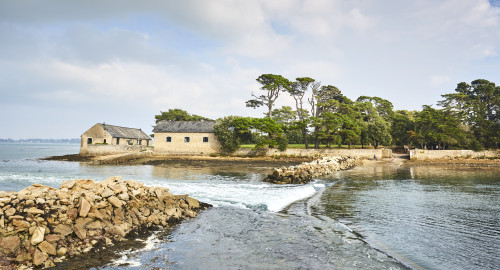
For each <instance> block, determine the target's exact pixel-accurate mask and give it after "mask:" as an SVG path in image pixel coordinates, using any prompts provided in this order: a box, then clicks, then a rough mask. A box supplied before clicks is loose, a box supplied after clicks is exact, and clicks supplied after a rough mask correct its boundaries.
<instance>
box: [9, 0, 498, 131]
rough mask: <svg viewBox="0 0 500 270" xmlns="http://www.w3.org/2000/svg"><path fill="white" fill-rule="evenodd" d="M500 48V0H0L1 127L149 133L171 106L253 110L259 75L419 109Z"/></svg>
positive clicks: (492, 74)
mask: <svg viewBox="0 0 500 270" xmlns="http://www.w3.org/2000/svg"><path fill="white" fill-rule="evenodd" d="M77 2H78V3H77ZM499 54H500V1H499V0H494V1H493V0H492V1H487V0H451V1H439V0H428V1H427V0H418V1H417V0H415V1H401V0H345V1H341V0H289V1H287V0H272V1H270V0H262V1H260V0H254V1H248V0H220V1H219V0H211V1H203V0H200V1H194V0H183V1H178V0H173V1H144V0H142V1H136V0H120V1H106V0H99V1H97V0H96V1H67V0H54V1H50V0H46V1H40V0H31V1H23V0H16V1H11V0H0V74H1V75H0V113H1V117H0V131H1V132H0V138H13V139H20V138H32V137H39V138H77V137H79V136H80V135H81V134H82V133H83V132H85V131H86V130H87V129H88V128H90V127H91V126H92V125H94V124H95V123H97V122H106V123H108V124H114V125H120V126H129V127H137V128H142V129H143V130H145V131H146V132H147V133H148V134H150V133H151V130H152V125H153V124H154V115H155V114H158V113H159V112H160V111H167V110H168V109H173V108H181V109H184V110H186V111H188V112H189V113H193V114H198V115H202V116H205V117H209V118H213V119H216V118H219V117H223V116H227V115H241V116H258V117H260V116H263V113H264V112H265V111H266V110H265V109H264V108H260V109H251V108H246V107H245V101H246V100H248V99H250V98H251V96H250V94H251V92H252V91H253V92H256V93H257V92H259V91H260V90H259V84H258V83H257V82H256V81H255V79H256V78H257V77H258V76H259V75H261V74H265V73H273V74H280V75H283V76H284V77H286V78H288V79H291V80H294V79H295V78H297V77H304V76H308V77H312V78H314V79H316V80H317V81H321V82H322V84H323V85H328V84H331V85H335V86H337V87H338V88H339V89H340V90H341V91H342V93H343V94H344V95H346V96H347V97H349V98H351V99H356V98H357V97H359V96H361V95H367V96H379V97H382V98H385V99H388V100H389V101H391V102H392V103H393V104H394V106H395V109H408V110H420V109H421V106H422V105H424V104H427V105H430V104H436V102H437V101H438V100H440V99H441V96H440V95H442V94H445V93H451V92H453V91H454V89H455V87H456V85H457V84H458V83H459V82H462V81H465V82H469V83H470V82H471V81H472V80H475V79H479V78H483V79H487V80H490V81H493V82H495V83H497V84H500V56H499ZM279 100H280V103H279V104H278V105H279V106H281V105H290V106H293V103H292V102H291V99H290V98H289V97H287V96H286V95H283V96H282V97H280V99H279Z"/></svg>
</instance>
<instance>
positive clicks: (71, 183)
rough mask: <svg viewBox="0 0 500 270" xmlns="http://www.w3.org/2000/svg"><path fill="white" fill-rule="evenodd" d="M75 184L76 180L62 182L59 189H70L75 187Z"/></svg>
mask: <svg viewBox="0 0 500 270" xmlns="http://www.w3.org/2000/svg"><path fill="white" fill-rule="evenodd" d="M75 184H76V180H68V181H63V182H62V184H61V189H62V188H67V189H71V188H72V187H73V186H75Z"/></svg>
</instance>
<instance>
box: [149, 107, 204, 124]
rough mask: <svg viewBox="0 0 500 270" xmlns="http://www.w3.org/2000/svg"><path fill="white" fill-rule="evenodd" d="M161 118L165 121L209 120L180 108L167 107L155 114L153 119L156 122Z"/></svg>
mask: <svg viewBox="0 0 500 270" xmlns="http://www.w3.org/2000/svg"><path fill="white" fill-rule="evenodd" d="M162 120H167V121H211V120H210V119H208V118H206V117H203V116H199V115H196V114H189V113H188V112H186V111H184V110H181V109H169V110H168V111H167V112H160V114H157V115H155V121H156V123H157V124H158V122H160V121H162Z"/></svg>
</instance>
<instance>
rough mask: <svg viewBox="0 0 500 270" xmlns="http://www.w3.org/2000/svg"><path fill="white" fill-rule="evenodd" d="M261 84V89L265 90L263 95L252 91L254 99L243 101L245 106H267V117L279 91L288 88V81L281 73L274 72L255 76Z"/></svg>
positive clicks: (269, 115)
mask: <svg viewBox="0 0 500 270" xmlns="http://www.w3.org/2000/svg"><path fill="white" fill-rule="evenodd" d="M257 82H259V83H260V84H261V85H262V86H261V87H260V89H261V90H263V91H265V92H266V93H265V94H264V95H260V96H257V95H255V94H254V93H252V96H253V97H254V98H255V99H250V100H248V101H246V102H245V104H246V106H247V107H251V108H258V107H261V106H264V105H265V106H267V109H268V111H267V117H269V118H271V117H272V111H273V106H274V102H275V101H276V99H277V98H278V96H279V94H280V92H282V91H285V90H287V89H289V88H290V81H289V80H287V79H286V78H284V77H283V76H281V75H274V74H262V75H260V76H259V77H258V78H257Z"/></svg>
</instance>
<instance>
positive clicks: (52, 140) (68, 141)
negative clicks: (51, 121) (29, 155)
mask: <svg viewBox="0 0 500 270" xmlns="http://www.w3.org/2000/svg"><path fill="white" fill-rule="evenodd" d="M0 143H80V139H37V138H34V139H21V140H13V139H0Z"/></svg>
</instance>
